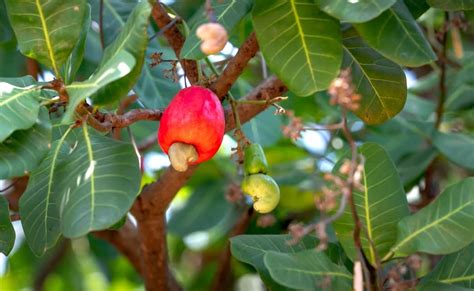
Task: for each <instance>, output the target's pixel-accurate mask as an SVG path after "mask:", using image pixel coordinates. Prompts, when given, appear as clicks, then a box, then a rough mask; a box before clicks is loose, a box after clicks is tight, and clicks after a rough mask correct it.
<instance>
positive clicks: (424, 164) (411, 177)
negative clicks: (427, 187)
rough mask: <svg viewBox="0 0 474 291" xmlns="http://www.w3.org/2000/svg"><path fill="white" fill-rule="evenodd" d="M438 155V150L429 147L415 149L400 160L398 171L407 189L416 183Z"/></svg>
mask: <svg viewBox="0 0 474 291" xmlns="http://www.w3.org/2000/svg"><path fill="white" fill-rule="evenodd" d="M436 156H438V151H437V150H436V149H434V148H433V147H429V148H423V149H421V150H417V151H413V152H411V153H409V154H408V155H406V156H404V157H403V158H402V159H401V160H400V161H398V163H397V169H398V173H399V174H400V178H401V180H402V182H403V185H405V187H406V189H408V188H409V186H411V185H413V183H416V181H417V179H418V178H419V177H421V176H422V175H423V173H424V172H425V171H426V169H427V168H428V166H429V165H430V164H431V162H432V161H433V160H434V159H435V158H436ZM407 186H408V187H407Z"/></svg>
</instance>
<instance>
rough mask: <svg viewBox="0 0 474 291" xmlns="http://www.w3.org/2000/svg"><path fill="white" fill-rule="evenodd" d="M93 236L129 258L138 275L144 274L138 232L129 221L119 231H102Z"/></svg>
mask: <svg viewBox="0 0 474 291" xmlns="http://www.w3.org/2000/svg"><path fill="white" fill-rule="evenodd" d="M93 235H95V236H96V237H98V238H100V239H103V240H105V241H107V242H109V243H110V244H111V245H113V246H114V247H115V248H116V249H117V250H118V251H119V252H120V253H121V254H122V255H124V256H125V257H127V259H128V260H129V261H130V263H131V264H132V265H133V267H134V268H135V270H136V271H137V272H138V273H140V274H143V271H142V262H141V258H140V250H139V249H138V245H139V240H138V232H137V229H136V228H135V226H134V225H133V224H132V223H131V222H130V221H129V220H127V221H126V222H125V224H124V225H123V226H122V227H121V228H120V229H118V230H109V229H107V230H101V231H96V232H93Z"/></svg>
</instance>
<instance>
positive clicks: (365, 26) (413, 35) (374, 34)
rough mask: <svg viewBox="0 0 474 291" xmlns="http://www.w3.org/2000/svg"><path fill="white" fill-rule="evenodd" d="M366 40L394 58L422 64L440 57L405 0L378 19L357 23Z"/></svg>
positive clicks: (404, 62) (409, 63)
mask: <svg viewBox="0 0 474 291" xmlns="http://www.w3.org/2000/svg"><path fill="white" fill-rule="evenodd" d="M354 27H355V28H356V29H357V31H358V32H359V34H360V35H361V36H362V37H363V38H364V39H365V41H366V42H367V43H368V44H369V45H370V46H372V47H373V48H375V49H376V50H377V51H379V52H380V53H381V54H382V55H384V56H385V57H387V58H389V59H391V60H392V61H394V62H396V63H398V64H401V65H404V66H409V67H418V66H421V65H425V64H429V63H431V62H433V61H434V60H436V55H435V53H434V52H433V50H432V49H431V46H430V44H429V43H428V41H427V40H426V38H425V36H424V34H423V31H422V30H421V29H420V27H419V26H418V24H417V23H416V21H415V19H414V18H413V16H412V15H411V14H410V11H408V9H407V7H406V6H405V4H404V3H403V1H402V0H398V2H397V3H395V5H393V6H392V7H391V8H390V9H388V10H386V11H385V12H384V13H382V14H381V15H380V16H378V17H377V18H375V19H373V20H371V21H369V22H366V23H359V24H354Z"/></svg>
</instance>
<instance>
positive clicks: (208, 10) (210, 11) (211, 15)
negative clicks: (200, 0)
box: [206, 0, 217, 22]
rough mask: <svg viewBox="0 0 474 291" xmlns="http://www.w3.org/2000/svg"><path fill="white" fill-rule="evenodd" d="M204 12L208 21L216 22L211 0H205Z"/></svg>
mask: <svg viewBox="0 0 474 291" xmlns="http://www.w3.org/2000/svg"><path fill="white" fill-rule="evenodd" d="M206 14H207V19H208V20H209V22H216V21H217V20H216V16H215V14H214V9H212V3H211V0H206Z"/></svg>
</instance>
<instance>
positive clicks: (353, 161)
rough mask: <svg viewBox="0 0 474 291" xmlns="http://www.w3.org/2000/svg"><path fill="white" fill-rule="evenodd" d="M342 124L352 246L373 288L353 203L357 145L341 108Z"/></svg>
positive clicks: (358, 219)
mask: <svg viewBox="0 0 474 291" xmlns="http://www.w3.org/2000/svg"><path fill="white" fill-rule="evenodd" d="M342 122H343V127H342V132H343V134H344V137H345V138H346V139H347V141H348V143H349V146H350V148H351V163H350V169H349V177H348V180H347V182H348V184H349V188H348V190H349V192H347V193H343V195H346V196H347V197H348V202H349V206H350V209H351V213H352V219H353V220H354V232H353V239H354V245H355V248H356V252H357V256H358V259H359V261H360V262H361V263H362V266H363V268H362V269H363V271H364V277H365V281H366V282H367V284H370V286H373V284H374V283H375V282H377V281H378V276H377V273H376V272H374V271H373V268H372V266H371V265H370V264H369V263H368V260H367V258H366V256H365V254H364V250H363V249H362V243H361V240H360V232H361V229H362V224H361V222H360V218H359V216H358V215H357V208H356V204H355V201H354V182H355V181H354V173H355V171H356V167H357V145H356V143H355V141H354V138H353V137H352V134H351V132H350V130H349V127H348V126H347V112H346V109H345V108H344V107H343V108H342Z"/></svg>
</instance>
